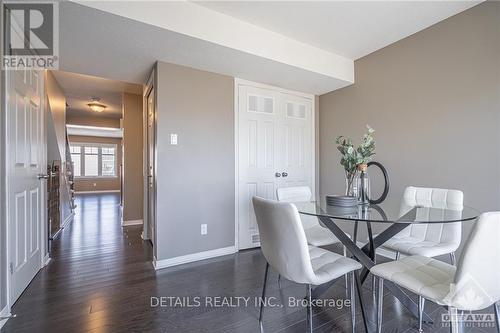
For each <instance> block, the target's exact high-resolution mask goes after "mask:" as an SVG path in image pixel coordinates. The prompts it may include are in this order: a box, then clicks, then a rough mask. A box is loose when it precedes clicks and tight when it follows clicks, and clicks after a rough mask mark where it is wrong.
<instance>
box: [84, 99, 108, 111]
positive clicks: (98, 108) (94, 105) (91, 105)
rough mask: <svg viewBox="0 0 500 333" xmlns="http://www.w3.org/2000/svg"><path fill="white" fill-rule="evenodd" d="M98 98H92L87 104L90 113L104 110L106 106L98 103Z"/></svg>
mask: <svg viewBox="0 0 500 333" xmlns="http://www.w3.org/2000/svg"><path fill="white" fill-rule="evenodd" d="M100 100H101V99H100V98H92V101H91V102H90V103H89V104H87V105H88V106H89V108H90V109H91V110H92V111H95V112H102V111H104V109H105V108H106V105H104V104H101V103H99V101H100Z"/></svg>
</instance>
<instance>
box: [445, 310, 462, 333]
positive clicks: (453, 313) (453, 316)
mask: <svg viewBox="0 0 500 333" xmlns="http://www.w3.org/2000/svg"><path fill="white" fill-rule="evenodd" d="M448 312H449V313H450V332H451V333H460V325H459V323H458V311H457V309H456V308H453V307H448Z"/></svg>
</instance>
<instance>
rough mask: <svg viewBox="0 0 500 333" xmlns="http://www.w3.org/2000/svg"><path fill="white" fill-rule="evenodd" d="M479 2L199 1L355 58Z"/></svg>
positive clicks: (218, 9)
mask: <svg viewBox="0 0 500 333" xmlns="http://www.w3.org/2000/svg"><path fill="white" fill-rule="evenodd" d="M480 2H481V1H199V2H196V4H198V5H200V6H203V7H206V8H209V9H212V10H215V11H218V12H221V13H224V14H227V15H230V16H232V17H235V18H238V19H240V20H243V21H245V22H248V23H251V24H255V25H258V26H260V27H263V28H266V29H269V30H272V31H274V32H278V33H280V34H283V35H285V36H287V37H290V38H293V39H295V40H298V41H301V42H303V43H306V44H309V45H312V46H315V47H318V48H321V49H324V50H327V51H330V52H333V53H336V54H338V55H341V56H344V57H347V58H350V59H354V60H356V59H359V58H361V57H363V56H365V55H367V54H370V53H372V52H374V51H376V50H378V49H381V48H383V47H385V46H387V45H389V44H392V43H394V42H396V41H398V40H400V39H403V38H405V37H407V36H409V35H412V34H414V33H416V32H418V31H420V30H423V29H425V28H427V27H429V26H431V25H433V24H435V23H437V22H439V21H442V20H444V19H446V18H448V17H450V16H452V15H455V14H457V13H460V12H462V11H464V10H466V9H468V8H470V7H473V6H475V5H476V4H478V3H480Z"/></svg>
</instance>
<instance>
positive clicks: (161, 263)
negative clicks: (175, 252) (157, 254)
mask: <svg viewBox="0 0 500 333" xmlns="http://www.w3.org/2000/svg"><path fill="white" fill-rule="evenodd" d="M236 252H237V251H236V248H235V247H234V246H228V247H223V248H220V249H215V250H210V251H203V252H198V253H192V254H188V255H185V256H180V257H175V258H170V259H163V260H156V259H155V260H154V261H153V266H154V268H155V270H159V269H162V268H167V267H172V266H177V265H182V264H187V263H190V262H195V261H199V260H204V259H210V258H215V257H220V256H225V255H228V254H233V253H236Z"/></svg>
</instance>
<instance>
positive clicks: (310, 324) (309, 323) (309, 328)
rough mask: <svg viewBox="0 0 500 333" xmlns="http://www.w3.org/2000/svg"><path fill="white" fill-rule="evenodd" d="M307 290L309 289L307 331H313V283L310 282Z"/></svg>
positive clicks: (310, 332)
mask: <svg viewBox="0 0 500 333" xmlns="http://www.w3.org/2000/svg"><path fill="white" fill-rule="evenodd" d="M306 291H307V317H306V324H307V331H308V332H309V333H312V331H313V317H312V305H311V304H312V297H311V294H312V289H311V285H310V284H308V285H307V286H306Z"/></svg>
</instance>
